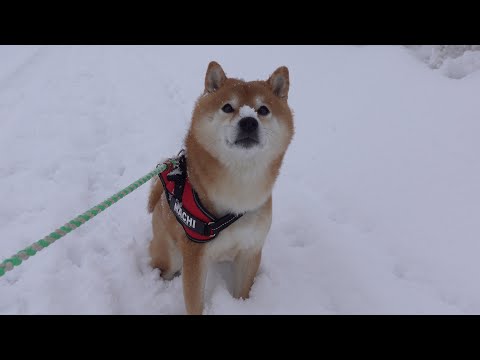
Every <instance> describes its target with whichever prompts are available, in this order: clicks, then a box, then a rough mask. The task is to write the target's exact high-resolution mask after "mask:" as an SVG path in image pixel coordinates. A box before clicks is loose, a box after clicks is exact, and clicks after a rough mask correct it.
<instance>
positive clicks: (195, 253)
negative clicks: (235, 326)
mask: <svg viewBox="0 0 480 360" xmlns="http://www.w3.org/2000/svg"><path fill="white" fill-rule="evenodd" d="M206 275H207V263H206V258H205V256H204V245H203V244H197V243H193V242H191V241H188V243H187V244H186V245H185V246H184V249H183V297H184V299H185V307H186V310H187V314H189V315H202V312H203V299H204V290H205V279H206Z"/></svg>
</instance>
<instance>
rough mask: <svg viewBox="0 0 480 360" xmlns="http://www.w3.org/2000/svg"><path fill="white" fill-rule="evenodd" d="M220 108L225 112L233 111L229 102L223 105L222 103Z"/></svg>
mask: <svg viewBox="0 0 480 360" xmlns="http://www.w3.org/2000/svg"><path fill="white" fill-rule="evenodd" d="M222 110H223V112H226V113H227V114H228V113H232V112H233V107H232V105H230V104H225V105H223V107H222Z"/></svg>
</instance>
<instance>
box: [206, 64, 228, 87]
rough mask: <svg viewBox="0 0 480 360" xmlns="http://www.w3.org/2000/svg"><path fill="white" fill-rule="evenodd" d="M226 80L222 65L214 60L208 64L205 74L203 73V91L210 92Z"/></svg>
mask: <svg viewBox="0 0 480 360" xmlns="http://www.w3.org/2000/svg"><path fill="white" fill-rule="evenodd" d="M225 80H227V77H226V76H225V73H224V72H223V69H222V67H221V66H220V64H219V63H217V62H216V61H211V62H210V64H208V68H207V74H206V75H205V91H207V92H209V93H211V92H214V91H216V90H218V89H219V88H220V87H221V86H222V85H223V83H224V82H225Z"/></svg>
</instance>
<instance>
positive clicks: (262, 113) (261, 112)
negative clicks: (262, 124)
mask: <svg viewBox="0 0 480 360" xmlns="http://www.w3.org/2000/svg"><path fill="white" fill-rule="evenodd" d="M257 113H258V115H260V116H266V115H268V114H270V110H268V108H267V107H266V106H260V107H259V108H258V110H257Z"/></svg>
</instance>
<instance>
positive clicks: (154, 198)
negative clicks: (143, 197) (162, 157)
mask: <svg viewBox="0 0 480 360" xmlns="http://www.w3.org/2000/svg"><path fill="white" fill-rule="evenodd" d="M162 193H163V185H162V182H161V181H159V179H158V177H155V178H154V179H153V182H152V186H151V188H150V196H149V197H148V206H147V210H148V212H149V213H152V212H153V209H155V206H156V205H157V203H158V200H160V197H161V196H162Z"/></svg>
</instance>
